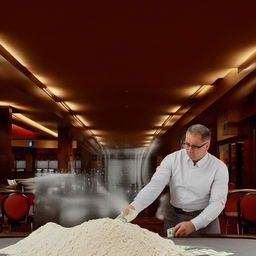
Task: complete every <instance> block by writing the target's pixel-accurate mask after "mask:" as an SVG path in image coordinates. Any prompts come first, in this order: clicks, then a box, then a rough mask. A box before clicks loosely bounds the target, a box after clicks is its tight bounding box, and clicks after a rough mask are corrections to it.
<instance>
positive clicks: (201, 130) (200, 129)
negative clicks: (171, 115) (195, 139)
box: [187, 124, 211, 141]
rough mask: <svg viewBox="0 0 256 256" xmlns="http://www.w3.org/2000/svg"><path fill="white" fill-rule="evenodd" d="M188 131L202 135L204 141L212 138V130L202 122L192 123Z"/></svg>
mask: <svg viewBox="0 0 256 256" xmlns="http://www.w3.org/2000/svg"><path fill="white" fill-rule="evenodd" d="M187 132H190V133H193V134H197V135H200V136H201V138H202V141H207V140H211V132H210V130H209V129H208V128H207V127H206V126H204V125H202V124H194V125H191V126H190V127H188V129H187Z"/></svg>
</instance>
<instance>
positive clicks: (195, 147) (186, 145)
mask: <svg viewBox="0 0 256 256" xmlns="http://www.w3.org/2000/svg"><path fill="white" fill-rule="evenodd" d="M206 144H207V142H205V143H204V144H202V145H200V146H197V145H190V144H189V143H187V142H185V143H183V144H182V146H183V147H184V148H185V149H189V148H191V149H200V148H201V147H203V146H204V145H206Z"/></svg>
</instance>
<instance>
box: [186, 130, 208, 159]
mask: <svg viewBox="0 0 256 256" xmlns="http://www.w3.org/2000/svg"><path fill="white" fill-rule="evenodd" d="M209 146H210V141H202V138H201V136H200V135H197V134H193V133H190V132H187V133H186V137H185V142H184V148H185V149H186V151H187V154H188V156H189V157H190V159H191V160H193V161H199V160H200V159H202V158H203V157H204V156H205V154H206V152H207V150H208V148H209Z"/></svg>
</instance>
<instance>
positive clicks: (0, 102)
mask: <svg viewBox="0 0 256 256" xmlns="http://www.w3.org/2000/svg"><path fill="white" fill-rule="evenodd" d="M11 105H13V104H12V103H11V102H9V101H0V106H11Z"/></svg>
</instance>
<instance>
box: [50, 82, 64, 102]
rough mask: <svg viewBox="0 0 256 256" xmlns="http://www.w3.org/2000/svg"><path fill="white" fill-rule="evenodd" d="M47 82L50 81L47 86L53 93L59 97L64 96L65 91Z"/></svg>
mask: <svg viewBox="0 0 256 256" xmlns="http://www.w3.org/2000/svg"><path fill="white" fill-rule="evenodd" d="M49 83H50V81H49V82H48V85H47V87H48V88H49V90H50V91H51V92H52V93H53V94H54V95H56V96H58V97H60V98H65V96H67V93H65V92H64V91H63V90H61V89H60V88H56V87H55V86H51V85H49Z"/></svg>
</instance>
